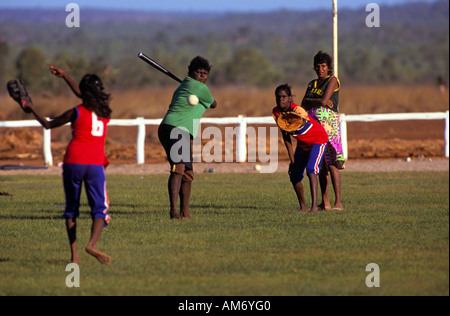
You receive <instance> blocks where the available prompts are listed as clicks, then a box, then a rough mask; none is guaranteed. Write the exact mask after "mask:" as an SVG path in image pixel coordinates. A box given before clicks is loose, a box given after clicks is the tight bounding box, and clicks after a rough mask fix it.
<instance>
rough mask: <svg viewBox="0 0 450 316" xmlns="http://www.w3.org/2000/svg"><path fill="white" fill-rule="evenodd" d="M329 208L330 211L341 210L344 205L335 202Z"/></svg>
mask: <svg viewBox="0 0 450 316" xmlns="http://www.w3.org/2000/svg"><path fill="white" fill-rule="evenodd" d="M331 210H332V211H343V210H344V207H343V206H342V204H336V205H335V206H333V208H332V209H331Z"/></svg>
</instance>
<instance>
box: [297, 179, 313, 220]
mask: <svg viewBox="0 0 450 316" xmlns="http://www.w3.org/2000/svg"><path fill="white" fill-rule="evenodd" d="M308 178H309V187H310V189H311V200H312V201H311V208H310V209H309V212H310V213H316V212H317V211H318V210H319V208H318V206H317V190H318V186H319V181H318V179H317V175H315V174H309V175H308ZM294 190H295V193H296V194H297V198H298V202H299V204H300V210H299V211H298V213H306V212H308V210H307V206H306V202H305V196H304V191H303V184H302V183H301V182H298V183H296V184H294Z"/></svg>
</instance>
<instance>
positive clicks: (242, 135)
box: [236, 115, 247, 162]
mask: <svg viewBox="0 0 450 316" xmlns="http://www.w3.org/2000/svg"><path fill="white" fill-rule="evenodd" d="M238 118H239V128H238V134H237V137H236V161H237V162H246V161H247V121H246V120H245V118H244V116H243V115H239V117H238Z"/></svg>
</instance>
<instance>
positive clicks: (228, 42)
mask: <svg viewBox="0 0 450 316" xmlns="http://www.w3.org/2000/svg"><path fill="white" fill-rule="evenodd" d="M380 8H381V27H380V28H368V27H367V26H366V24H365V19H366V17H367V15H368V14H369V13H368V12H365V10H364V8H361V9H358V10H350V9H343V10H340V11H339V76H340V77H341V80H345V81H347V82H360V83H379V82H393V81H395V82H402V83H418V82H427V81H430V80H435V77H436V76H437V75H441V76H443V77H444V78H445V79H446V80H448V76H449V73H448V68H449V63H448V60H449V51H448V47H449V14H448V12H449V3H448V1H436V2H435V3H431V4H430V3H411V4H405V5H399V6H380ZM67 15H68V12H65V11H64V10H58V11H56V10H2V11H0V64H2V63H3V64H4V66H3V68H2V66H0V79H1V76H2V75H1V74H2V73H3V74H7V75H11V74H15V73H20V72H21V69H19V68H20V67H19V65H18V64H20V63H19V62H18V59H19V58H23V52H24V50H27V49H29V48H30V47H33V48H34V49H37V51H38V52H41V53H42V59H43V60H46V61H52V62H60V63H59V64H60V65H61V64H62V65H65V66H66V67H68V68H69V69H71V68H73V69H71V70H73V71H75V72H76V71H79V72H82V71H87V69H92V68H94V69H95V70H97V71H102V72H104V73H105V75H107V76H109V77H108V78H109V79H108V80H110V84H113V85H114V84H117V85H120V86H121V87H130V86H140V85H146V84H165V83H167V79H166V78H161V77H162V76H156V75H155V73H154V72H148V71H147V72H146V73H143V72H142V68H143V67H145V66H144V65H143V64H142V62H140V61H138V60H137V58H136V55H137V53H138V52H139V51H145V52H147V53H148V54H149V55H151V56H153V57H155V59H158V60H159V61H161V62H162V63H164V64H165V65H167V66H168V67H169V68H170V69H171V70H172V71H173V72H175V73H177V74H180V76H181V75H183V74H185V72H186V65H187V63H188V62H189V60H190V58H192V57H194V56H195V55H204V56H205V57H207V58H208V59H210V61H211V62H212V63H213V64H214V71H213V73H212V78H211V80H212V83H216V84H248V85H267V84H272V83H273V82H278V81H280V80H281V81H289V82H294V83H295V82H301V83H304V82H305V81H307V80H309V79H312V77H314V72H312V70H311V68H312V57H313V55H314V54H315V53H316V52H317V51H318V50H325V51H328V52H329V53H331V52H332V39H331V34H332V25H331V12H330V10H316V11H275V12H269V13H224V14H211V13H206V14H205V13H198V14H191V13H190V14H186V13H164V12H136V11H124V12H123V11H102V10H83V9H81V27H80V28H67V27H66V26H65V19H66V16H67ZM249 56H250V57H251V58H250V59H249V61H246V60H245V58H246V57H249ZM243 64H244V65H245V67H243V66H242V65H243ZM239 65H241V66H239ZM437 70H438V71H437ZM244 72H248V73H247V74H244ZM236 73H238V74H241V75H236Z"/></svg>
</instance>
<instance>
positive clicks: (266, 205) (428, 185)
mask: <svg viewBox="0 0 450 316" xmlns="http://www.w3.org/2000/svg"><path fill="white" fill-rule="evenodd" d="M342 177H343V179H342V182H343V188H344V192H343V203H344V205H345V207H346V210H345V211H344V212H319V213H318V214H297V213H296V210H297V202H296V198H295V195H294V192H293V190H292V188H291V185H290V183H289V181H288V177H287V175H285V174H270V175H264V174H242V175H227V174H198V175H197V179H196V181H195V182H194V187H193V194H192V198H191V213H192V215H193V216H194V219H192V220H181V221H172V220H170V219H169V218H168V198H167V194H166V184H167V176H165V175H164V176H113V175H110V176H107V181H108V191H109V195H110V200H111V209H110V215H111V217H112V220H111V224H110V225H109V226H108V227H107V228H106V229H105V231H104V233H103V235H102V237H101V240H100V242H99V244H98V247H99V249H101V250H103V251H105V252H106V253H108V254H109V255H110V256H111V258H112V264H111V265H110V266H103V265H100V264H99V263H97V261H96V260H95V259H94V258H92V257H90V256H89V255H87V254H86V253H84V252H81V260H82V262H81V264H80V274H81V278H80V287H79V288H67V287H66V285H65V280H66V277H67V276H68V274H69V273H70V272H66V271H65V268H66V265H67V264H68V263H69V262H68V259H69V258H70V253H69V248H68V241H67V237H66V232H65V226H64V221H63V220H62V219H61V214H62V208H63V206H64V197H63V190H62V187H61V179H60V177H55V176H40V177H35V176H0V191H8V192H10V193H13V194H14V195H13V196H12V197H9V196H0V295H158V296H159V295H164V296H166V295H182V296H184V295H194V296H201V295H212V296H216V295H225V296H228V295H230V296H231V295H242V296H246V295H268V296H278V295H287V296H291V295H449V193H448V191H449V173H448V172H440V173H439V172H435V173H432V172H427V173H421V172H410V173H350V172H343V173H342ZM306 184H307V182H306ZM305 193H306V196H307V197H308V196H309V190H308V189H305ZM82 199H83V200H82V201H84V204H83V206H82V216H81V217H80V219H79V221H78V223H79V228H78V237H79V238H78V239H79V247H80V250H81V249H83V246H84V245H85V244H86V243H87V241H88V238H89V231H90V223H91V221H90V217H89V208H88V206H87V203H86V198H85V195H84V193H83V196H82ZM369 263H377V264H378V265H379V267H380V277H381V286H380V287H379V288H368V287H367V286H366V284H365V280H366V277H367V276H368V274H369V273H370V272H366V271H365V267H366V265H368V264H369Z"/></svg>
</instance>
